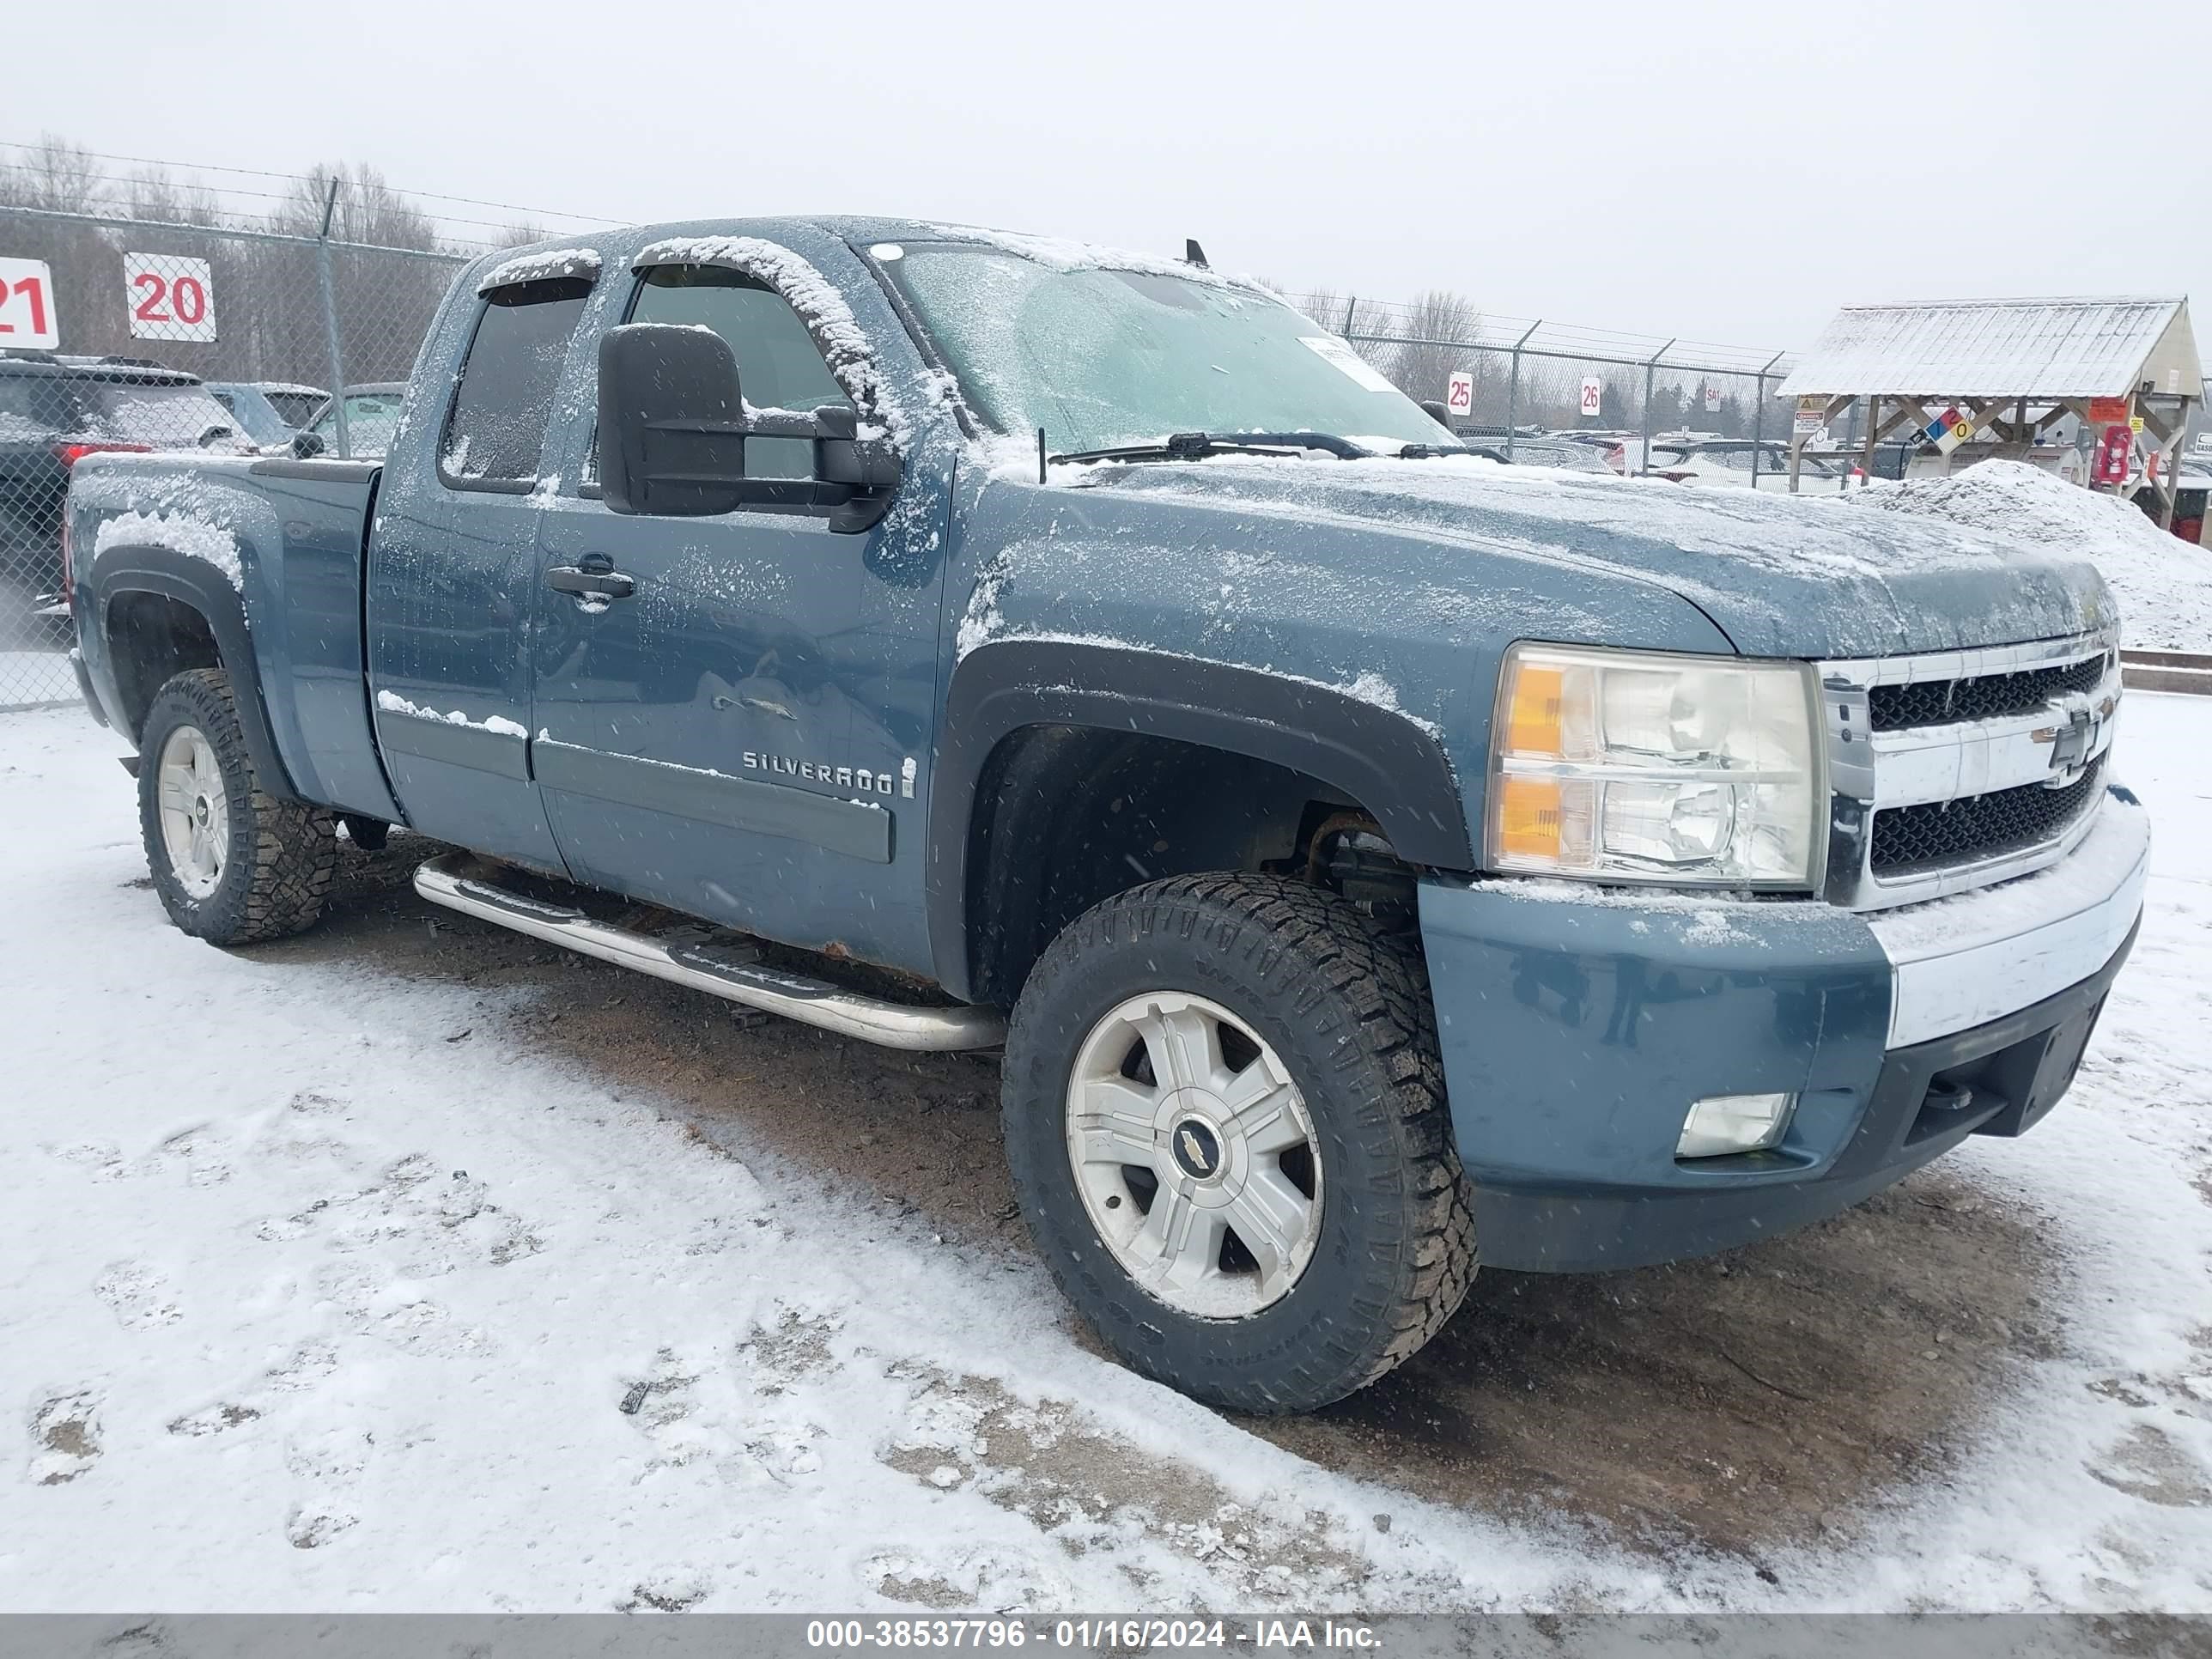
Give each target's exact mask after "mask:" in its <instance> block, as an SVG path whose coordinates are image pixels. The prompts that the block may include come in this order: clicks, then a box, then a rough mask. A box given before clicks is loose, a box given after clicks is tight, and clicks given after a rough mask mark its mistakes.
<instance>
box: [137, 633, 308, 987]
mask: <svg viewBox="0 0 2212 1659" xmlns="http://www.w3.org/2000/svg"><path fill="white" fill-rule="evenodd" d="M232 696H233V694H232V692H231V689H230V677H229V676H228V674H226V673H224V672H223V671H222V670H221V669H219V668H196V669H192V670H191V671H188V672H185V673H182V674H179V675H178V676H176V678H173V679H172V680H170V681H169V682H168V684H166V685H164V686H163V687H162V688H161V690H160V691H158V692H157V693H155V697H154V705H153V707H152V708H149V710H148V711H147V714H146V724H145V727H144V729H143V731H142V732H140V733H139V738H138V754H139V763H138V823H139V828H140V830H141V831H142V833H143V836H144V837H145V842H146V863H147V866H148V868H149V870H150V871H151V872H152V873H153V877H154V890H155V892H156V893H158V894H160V895H161V904H162V907H163V908H165V909H167V911H168V913H169V920H170V921H173V922H175V923H176V924H177V926H178V927H180V928H182V929H183V930H184V931H185V933H191V934H192V935H193V936H194V937H196V938H198V939H205V940H207V941H208V942H209V943H210V944H211V945H248V944H252V942H253V941H255V940H257V939H282V938H283V937H284V936H285V935H286V934H289V933H299V932H300V931H301V929H303V928H306V927H312V926H313V924H314V922H315V921H316V919H317V918H318V917H319V916H320V915H322V912H323V896H324V895H325V893H326V892H327V891H328V890H329V889H330V884H331V871H332V869H333V868H334V866H335V865H336V863H337V840H336V836H335V835H334V833H333V832H334V830H335V828H336V820H335V819H334V818H333V817H331V813H330V812H329V811H325V809H324V808H322V807H319V806H311V805H308V804H307V802H305V801H298V800H288V799H283V798H282V797H280V796H276V795H272V794H270V793H269V792H268V791H267V790H266V789H264V787H262V782H261V778H260V775H259V774H258V772H257V771H256V770H255V769H254V765H253V758H252V755H250V754H249V753H248V752H247V750H246V734H245V732H243V731H242V730H241V729H240V726H239V720H238V708H237V705H236V703H235V702H234V701H233V700H232Z"/></svg>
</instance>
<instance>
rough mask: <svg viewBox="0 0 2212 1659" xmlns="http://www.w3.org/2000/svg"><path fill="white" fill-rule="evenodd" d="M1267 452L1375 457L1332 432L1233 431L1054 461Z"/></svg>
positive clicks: (1182, 435) (1184, 435)
mask: <svg viewBox="0 0 2212 1659" xmlns="http://www.w3.org/2000/svg"><path fill="white" fill-rule="evenodd" d="M1265 449H1318V450H1321V451H1322V452H1323V453H1327V454H1330V455H1334V456H1336V457H1337V458H1338V459H1340V460H1346V461H1357V460H1364V459H1367V458H1368V457H1369V456H1371V455H1372V454H1374V453H1375V452H1374V451H1373V450H1371V449H1365V448H1363V447H1360V446H1359V445H1358V444H1356V443H1354V442H1352V440H1351V439H1349V438H1340V437H1338V436H1336V435H1335V434H1334V433H1330V432H1234V433H1225V434H1224V435H1222V436H1220V437H1218V438H1217V437H1215V436H1213V435H1212V434H1211V433H1207V432H1177V433H1173V434H1170V436H1169V437H1168V440H1167V441H1166V442H1164V443H1157V444H1116V445H1115V446H1113V447H1111V448H1108V449H1077V450H1071V451H1069V452H1068V453H1066V454H1065V455H1054V456H1053V457H1052V458H1051V459H1054V460H1055V461H1158V460H1169V461H1194V460H1197V459H1199V458H1200V456H1203V455H1233V454H1237V453H1239V452H1243V451H1258V450H1265Z"/></svg>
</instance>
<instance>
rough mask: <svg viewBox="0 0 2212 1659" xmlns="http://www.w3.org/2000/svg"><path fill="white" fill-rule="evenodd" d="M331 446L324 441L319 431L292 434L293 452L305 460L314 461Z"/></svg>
mask: <svg viewBox="0 0 2212 1659" xmlns="http://www.w3.org/2000/svg"><path fill="white" fill-rule="evenodd" d="M327 447H329V446H327V445H326V444H325V443H324V442H323V435H322V434H321V433H319V432H295V433H294V434H293V435H292V453H293V454H295V456H297V457H298V458H299V459H301V460H303V461H312V460H313V459H315V458H316V457H317V456H319V455H320V454H321V453H323V451H324V450H325V448H327Z"/></svg>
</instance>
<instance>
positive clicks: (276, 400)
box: [261, 391, 325, 426]
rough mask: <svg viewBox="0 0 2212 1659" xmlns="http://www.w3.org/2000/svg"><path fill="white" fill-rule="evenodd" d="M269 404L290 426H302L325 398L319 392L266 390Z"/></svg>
mask: <svg viewBox="0 0 2212 1659" xmlns="http://www.w3.org/2000/svg"><path fill="white" fill-rule="evenodd" d="M261 395H262V396H263V397H264V398H268V399H269V404H270V407H271V408H272V409H274V410H276V412H277V414H279V415H281V416H283V417H284V419H285V421H286V422H288V423H289V424H290V425H292V426H304V425H306V424H307V422H308V421H309V420H310V419H311V418H313V415H314V412H315V411H316V410H319V409H320V408H321V407H322V406H323V404H324V402H325V398H324V397H323V394H322V393H321V392H266V391H264V392H263V393H262V394H261Z"/></svg>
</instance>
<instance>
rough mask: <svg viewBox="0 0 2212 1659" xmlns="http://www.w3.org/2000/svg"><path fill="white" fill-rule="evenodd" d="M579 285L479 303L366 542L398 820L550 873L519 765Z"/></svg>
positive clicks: (531, 786) (376, 692) (568, 282)
mask: <svg viewBox="0 0 2212 1659" xmlns="http://www.w3.org/2000/svg"><path fill="white" fill-rule="evenodd" d="M591 287H592V284H591V283H590V281H589V280H588V279H586V278H582V277H571V276H563V277H557V278H553V279H550V280H545V281H538V282H529V283H513V284H510V285H508V286H507V287H504V288H499V289H493V290H491V291H490V292H489V293H487V294H486V295H484V296H483V304H482V306H481V308H480V310H479V312H478V314H477V319H476V322H475V325H474V327H473V329H472V331H471V334H470V337H469V343H468V346H467V349H466V353H465V356H464V357H463V359H462V362H461V365H460V372H459V377H458V380H457V381H456V382H455V384H454V386H453V395H452V397H451V398H450V400H448V401H447V402H446V403H445V404H444V406H443V407H442V408H441V409H439V410H435V411H434V410H423V409H417V410H415V411H414V413H413V416H412V418H411V419H410V421H409V422H408V430H407V435H406V436H405V437H404V438H403V439H402V441H401V448H400V451H399V453H395V454H394V455H393V456H392V459H391V462H390V465H389V467H388V470H387V471H386V488H385V490H384V493H383V495H382V496H381V497H380V500H379V501H378V503H377V507H376V523H375V526H374V532H373V533H372V534H371V536H370V538H369V561H368V665H369V686H370V690H371V695H372V702H373V705H374V706H373V708H372V711H371V712H372V714H373V717H374V720H375V725H376V735H377V741H378V744H379V745H380V748H381V750H382V751H383V754H384V757H385V762H386V766H387V768H388V769H389V770H390V772H391V775H392V788H393V790H394V792H395V793H397V795H398V798H399V802H400V805H402V806H403V807H404V809H405V811H406V813H407V818H408V822H409V823H410V824H412V825H413V826H414V827H415V828H416V829H419V830H422V832H423V833H425V834H427V835H432V836H438V837H440V838H441V839H442V840H446V841H452V842H459V843H460V844H461V845H462V846H464V847H468V848H474V849H476V850H477V851H479V852H484V853H490V854H497V855H499V856H501V857H503V858H509V859H514V860H519V861H520V862H523V863H525V864H530V865H535V866H539V867H541V868H545V869H550V870H553V871H556V872H557V871H559V870H560V869H561V867H562V866H561V854H560V851H559V848H557V847H556V845H555V843H554V840H553V835H552V831H551V829H550V827H549V825H548V824H547V823H546V818H545V809H544V803H543V802H542V801H541V800H540V799H539V796H538V786H537V784H536V783H535V782H534V781H532V778H531V774H530V763H529V742H528V739H529V734H530V732H531V730H532V727H531V724H530V721H531V713H532V709H531V682H530V663H529V654H528V635H529V629H530V625H531V607H532V590H533V587H534V585H535V582H536V579H537V570H538V513H537V512H536V511H535V510H534V509H533V507H532V496H531V492H532V490H533V489H536V488H537V486H538V482H539V475H540V463H541V461H542V460H543V458H544V443H545V430H546V423H547V420H548V417H549V416H550V414H551V412H552V408H553V399H554V394H555V392H556V388H557V387H558V386H559V385H560V383H561V374H562V366H563V363H564V361H565V359H566V357H567V355H568V348H569V344H570V342H571V340H572V338H573V337H574V333H575V331H576V323H577V319H579V318H580V316H581V315H582V313H583V310H584V307H585V303H586V300H587V298H588V297H589V295H590V293H591ZM437 384H438V376H437V374H435V372H432V373H430V374H426V375H425V377H424V381H423V387H429V386H436V385H437ZM422 389H423V388H422V387H418V392H417V395H418V396H419V395H421V392H422Z"/></svg>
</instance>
